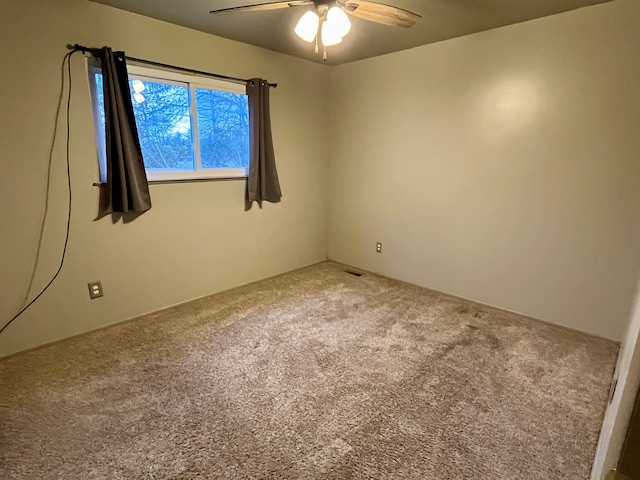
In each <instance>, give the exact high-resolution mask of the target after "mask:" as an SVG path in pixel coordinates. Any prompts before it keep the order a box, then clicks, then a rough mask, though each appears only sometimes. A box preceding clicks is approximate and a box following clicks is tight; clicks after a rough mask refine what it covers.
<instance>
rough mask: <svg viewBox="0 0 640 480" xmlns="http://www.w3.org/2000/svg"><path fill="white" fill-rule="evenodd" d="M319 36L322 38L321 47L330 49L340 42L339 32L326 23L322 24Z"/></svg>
mask: <svg viewBox="0 0 640 480" xmlns="http://www.w3.org/2000/svg"><path fill="white" fill-rule="evenodd" d="M320 35H321V37H322V45H324V46H325V47H332V46H334V45H338V44H339V43H340V42H342V35H340V32H339V31H338V30H337V29H336V28H335V27H334V26H333V25H332V24H331V23H329V22H326V21H325V22H323V23H322V30H321V33H320Z"/></svg>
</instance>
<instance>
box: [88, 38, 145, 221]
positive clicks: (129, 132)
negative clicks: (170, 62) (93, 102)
mask: <svg viewBox="0 0 640 480" xmlns="http://www.w3.org/2000/svg"><path fill="white" fill-rule="evenodd" d="M100 53H101V54H100V60H101V62H102V82H103V87H104V113H105V142H106V146H107V183H106V185H105V186H103V187H102V188H103V189H104V191H103V192H101V193H102V194H101V195H100V197H101V198H100V209H99V215H98V217H103V216H104V215H108V214H110V213H130V212H138V213H141V212H145V211H147V210H149V209H150V208H151V199H150V196H149V184H148V183H147V174H146V172H145V170H144V162H143V161H142V149H141V148H140V140H139V138H138V129H137V127H136V119H135V116H134V114H133V104H132V103H131V94H130V91H129V76H128V74H127V64H126V62H125V56H124V53H123V52H116V53H115V54H114V52H113V51H111V49H110V48H108V47H104V48H102V50H101V52H100Z"/></svg>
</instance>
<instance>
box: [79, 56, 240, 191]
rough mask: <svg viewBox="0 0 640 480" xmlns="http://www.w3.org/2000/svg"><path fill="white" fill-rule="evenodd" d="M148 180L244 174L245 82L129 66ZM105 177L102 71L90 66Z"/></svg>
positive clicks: (102, 169) (102, 177)
mask: <svg viewBox="0 0 640 480" xmlns="http://www.w3.org/2000/svg"><path fill="white" fill-rule="evenodd" d="M128 71H129V87H130V91H131V97H132V103H133V109H134V114H135V117H136V124H137V127H138V135H139V137H140V146H141V148H142V154H143V158H144V163H145V170H146V172H147V178H148V179H149V180H150V181H153V180H183V179H199V178H229V177H245V176H247V174H248V169H249V107H248V99H247V95H246V93H245V87H244V85H239V84H235V83H232V82H227V81H222V80H215V79H209V78H203V77H197V76H191V75H184V74H181V73H176V72H172V71H165V70H159V69H150V68H146V67H139V66H135V65H134V66H129V67H128ZM89 79H90V81H89V84H90V87H91V94H92V100H93V107H94V118H95V125H96V138H97V146H98V157H99V160H100V177H101V181H105V180H106V159H105V156H106V150H105V147H104V145H105V141H104V121H105V120H104V119H105V117H104V101H103V93H102V72H101V70H100V69H99V68H97V67H94V66H90V67H89Z"/></svg>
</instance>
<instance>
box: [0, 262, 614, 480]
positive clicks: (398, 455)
mask: <svg viewBox="0 0 640 480" xmlns="http://www.w3.org/2000/svg"><path fill="white" fill-rule="evenodd" d="M616 353H617V345H616V344H614V343H610V342H607V341H604V340H599V339H595V338H592V337H588V336H585V335H581V334H578V333H574V332H570V331H567V330H564V329H561V328H557V327H553V326H549V325H546V324H543V323H539V322H535V321H531V320H527V319H523V318H519V317H517V316H515V315H510V314H506V313H503V312H499V311H494V310H491V309H488V308H478V307H476V306H472V305H470V304H467V303H465V302H462V301H460V300H456V299H452V298H448V297H445V296H442V295H439V294H436V293H433V292H430V291H428V290H424V289H421V288H418V287H413V286H410V285H406V284H402V283H399V282H395V281H392V280H388V279H384V278H380V277H377V276H375V275H371V274H367V275H365V276H362V277H355V276H352V275H349V274H347V273H345V272H344V271H343V268H342V267H341V266H339V265H336V264H333V263H324V264H321V265H318V266H313V267H309V268H306V269H303V270H300V271H296V272H292V273H289V274H286V275H283V276H280V277H276V278H273V279H270V280H266V281H263V282H259V283H256V284H253V285H249V286H246V287H241V288H239V289H236V290H233V291H230V292H226V293H222V294H219V295H214V296H211V297H208V298H205V299H201V300H197V301H195V302H191V303H189V304H185V305H181V306H178V307H175V308H171V309H168V310H165V311H162V312H158V313H154V314H151V315H147V316H145V317H142V318H140V319H138V320H136V321H133V322H130V323H127V324H122V325H119V326H116V327H113V328H110V329H106V330H102V331H99V332H95V333H92V334H89V335H86V336H83V337H79V338H75V339H71V340H68V341H65V342H62V343H58V344H55V345H52V346H50V347H47V348H44V349H40V350H36V351H32V352H29V353H26V354H22V355H18V356H15V357H12V358H8V359H5V360H3V361H0V424H1V425H0V426H1V430H0V478H3V479H22V478H24V479H31V478H38V479H40V478H42V479H103V478H104V479H107V478H109V479H114V478H126V479H134V478H149V479H169V478H184V479H187V478H212V479H213V478H228V479H240V478H243V479H245V478H246V479H248V478H252V479H276V478H283V479H285V478H286V479H350V478H353V479H398V480H403V479H438V480H439V479H491V480H494V479H508V480H513V479H521V480H529V479H544V480H551V479H571V480H579V479H587V478H588V476H589V469H590V466H591V461H592V457H593V454H594V451H595V446H596V441H597V436H598V431H599V428H600V424H601V420H602V415H603V412H604V408H605V403H606V397H607V390H608V387H609V382H610V377H611V374H612V370H613V367H614V363H615V356H616Z"/></svg>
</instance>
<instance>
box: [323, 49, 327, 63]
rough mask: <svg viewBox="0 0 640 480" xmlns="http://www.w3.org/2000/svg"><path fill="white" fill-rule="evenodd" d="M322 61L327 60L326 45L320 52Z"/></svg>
mask: <svg viewBox="0 0 640 480" xmlns="http://www.w3.org/2000/svg"><path fill="white" fill-rule="evenodd" d="M322 61H323V62H326V61H327V47H324V51H323V52H322Z"/></svg>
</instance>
